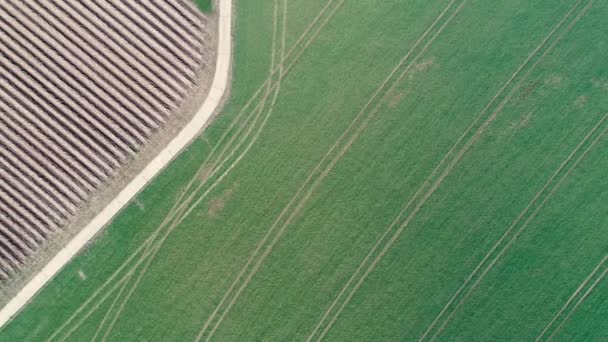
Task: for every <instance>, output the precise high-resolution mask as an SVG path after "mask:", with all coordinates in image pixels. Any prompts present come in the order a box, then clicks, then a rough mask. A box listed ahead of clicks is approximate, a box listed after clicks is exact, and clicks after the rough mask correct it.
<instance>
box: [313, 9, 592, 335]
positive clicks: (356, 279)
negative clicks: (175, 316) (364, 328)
mask: <svg viewBox="0 0 608 342" xmlns="http://www.w3.org/2000/svg"><path fill="white" fill-rule="evenodd" d="M580 1H582V0H580ZM580 1H579V2H580ZM576 7H577V6H575V7H573V9H572V10H571V11H570V12H568V13H567V14H566V15H565V16H564V17H563V18H562V20H561V21H560V22H559V23H558V24H557V26H556V27H555V28H554V29H553V30H552V31H551V32H549V34H548V35H547V36H546V37H545V38H544V39H543V41H542V42H541V43H540V44H539V45H538V46H537V47H536V48H535V49H534V50H533V51H532V52H531V53H530V55H529V56H528V57H527V58H526V60H524V62H523V63H522V64H521V65H520V66H519V67H518V68H517V69H516V70H515V72H514V73H513V74H512V75H511V77H510V78H509V79H508V80H507V81H506V82H505V84H504V85H503V86H502V87H501V88H500V89H499V91H498V92H497V93H496V94H495V95H494V97H493V98H492V99H491V100H490V102H489V103H488V104H487V105H486V106H485V107H484V108H483V109H482V111H481V112H480V113H479V114H478V115H477V117H476V118H475V119H474V120H473V122H472V123H471V125H470V126H469V127H468V128H467V129H466V130H465V132H464V133H463V134H462V135H461V136H460V138H459V139H458V140H457V141H456V142H455V143H454V144H453V145H452V147H451V148H450V150H449V151H448V152H447V153H446V154H445V155H444V157H443V159H442V160H441V161H440V162H439V164H438V165H437V166H436V167H435V169H434V170H433V171H432V172H431V173H430V174H429V176H428V177H427V178H426V179H425V181H424V182H423V183H422V185H421V186H420V187H419V188H418V190H417V191H416V193H414V195H413V196H412V197H411V198H410V199H409V201H408V202H407V203H406V204H405V206H404V207H403V208H402V210H401V211H400V212H399V214H398V215H397V217H396V218H395V219H394V220H393V222H392V223H391V224H390V225H389V226H388V227H387V229H386V230H385V231H384V232H383V234H382V235H381V236H380V238H379V239H378V240H377V241H376V243H375V244H374V245H373V246H372V248H371V249H370V251H369V252H368V254H367V255H366V256H365V258H364V260H363V261H362V262H361V263H360V264H359V266H358V267H357V269H356V270H355V272H354V273H353V275H352V276H351V277H350V278H349V280H348V281H347V282H346V283H345V285H344V286H343V287H342V289H341V290H340V292H339V293H338V295H337V296H336V298H335V299H334V300H333V302H332V303H331V304H330V306H329V307H328V309H327V310H326V311H325V312H324V313H323V316H322V317H321V319H320V321H319V322H318V323H317V325H316V326H315V328H314V329H313V331H312V332H311V334H310V335H309V336H308V339H307V340H308V341H311V340H313V339H314V338H315V336H317V334H318V340H321V339H323V338H324V336H325V335H326V334H327V332H329V330H330V329H331V327H332V326H333V324H334V323H335V321H336V320H337V318H338V317H339V315H340V314H341V312H342V311H343V310H344V308H345V307H346V305H348V303H349V302H350V300H351V299H352V297H353V296H354V294H355V293H356V292H357V290H358V289H359V287H360V286H361V284H362V283H363V282H364V281H365V280H366V279H367V277H368V275H369V274H370V273H371V272H372V271H373V270H374V269H375V267H376V266H377V264H378V263H379V262H380V260H381V259H382V258H383V257H384V255H385V254H386V252H387V251H388V250H389V249H390V248H391V247H392V245H393V244H394V242H395V241H396V240H397V239H398V237H399V236H400V235H401V233H402V232H403V231H404V230H405V229H406V228H407V226H408V225H409V223H410V222H411V220H412V219H413V218H414V217H415V215H416V214H417V213H418V211H419V210H420V209H421V208H422V206H423V205H424V204H425V203H426V201H427V200H428V198H429V197H431V196H432V194H433V193H434V192H435V190H436V189H437V188H438V187H439V186H440V185H441V184H442V183H443V180H444V179H445V178H446V177H447V176H448V175H449V173H450V172H451V170H452V169H453V168H454V167H455V166H456V165H457V164H458V162H459V161H460V160H461V159H462V157H463V156H464V154H465V153H466V152H467V151H468V150H469V149H470V147H471V146H472V145H473V144H474V143H475V142H476V141H477V140H478V139H479V138H480V137H481V135H482V134H483V133H484V132H485V130H486V129H487V127H488V126H489V125H490V124H491V123H492V122H493V121H494V120H495V119H496V117H497V116H498V114H499V113H500V112H501V111H502V109H503V108H504V106H505V105H506V104H507V103H508V102H509V101H510V99H511V98H512V97H513V96H514V94H515V93H516V92H517V91H518V90H519V89H520V88H521V85H522V84H523V81H524V80H525V79H527V78H528V76H529V75H530V73H531V72H532V70H534V69H535V67H536V66H537V65H538V64H539V63H540V61H542V59H544V57H545V56H546V55H547V53H548V52H549V51H551V50H552V49H553V47H554V46H555V44H551V45H550V46H549V48H547V49H546V51H545V52H544V53H543V54H541V55H540V57H537V56H538V53H539V52H540V51H541V50H542V48H543V47H545V46H546V45H547V43H548V42H549V40H550V39H551V38H552V37H553V35H554V34H555V32H556V31H557V30H558V29H559V28H560V27H562V25H563V23H564V22H565V20H566V19H567V18H568V17H569V15H570V14H571V13H572V11H573V10H574V9H576ZM535 58H536V59H537V60H536V61H535V62H534V63H532V62H533V60H534V59H535ZM526 68H528V70H527V71H525V69H526ZM516 80H517V81H516ZM514 81H516V82H515V85H513V86H512V88H511V89H510V91H509V87H511V85H512V84H513V83H514ZM505 93H507V95H504V94H505ZM503 95H504V98H502V100H501V101H499V99H500V98H501V97H502V96H503ZM493 108H494V109H493ZM488 114H489V115H488ZM484 117H485V118H486V119H485V121H484V122H483V123H481V124H480V121H481V120H482V119H483V118H484ZM476 128H477V129H476ZM473 131H474V133H473V135H472V136H470V134H471V132H473ZM467 138H468V140H467ZM464 141H466V143H464V145H463V146H460V145H461V144H462V143H463V142H464ZM458 148H459V149H458ZM457 150H458V152H457V153H456V155H455V156H454V157H453V159H452V160H451V161H450V158H451V157H452V155H453V154H454V153H455V152H456V151H457ZM448 161H449V163H448ZM446 164H447V166H445V169H444V170H443V171H442V172H441V174H440V175H439V176H438V178H437V179H436V180H435V181H433V179H434V178H435V177H437V175H438V174H439V172H440V171H441V170H442V168H443V166H444V165H446ZM427 188H428V189H427ZM425 190H426V193H424V191H425ZM423 193H424V195H422V194H423ZM421 195H422V198H421V199H420V200H419V201H417V200H418V198H419V197H420V196H421ZM414 205H415V207H414V209H412V211H411V212H410V213H409V215H407V216H406V218H405V220H404V221H403V222H402V223H401V224H399V223H400V221H401V220H402V219H403V217H404V216H405V214H406V213H407V212H408V210H410V208H411V207H412V206H414ZM396 227H398V228H397V229H396V230H395V228H396ZM393 230H395V231H394V232H393ZM391 232H393V234H392V235H391ZM389 236H390V238H389ZM387 238H388V240H387ZM366 266H367V268H366V269H365V267H366ZM364 269H365V271H364V272H363V270H364ZM361 272H363V274H362V275H360V274H361ZM353 284H354V285H353ZM351 285H352V286H353V287H352V289H350V292H349V293H348V295H347V296H346V297H345V298H344V296H345V295H346V293H347V291H348V290H349V288H350V287H351ZM341 301H342V303H341V304H340V302H341ZM336 308H337V309H336ZM334 310H336V311H335V312H334ZM332 312H333V316H332V317H331V319H330V321H329V322H328V323H326V320H327V319H328V318H330V315H331V314H332ZM323 325H325V327H323Z"/></svg>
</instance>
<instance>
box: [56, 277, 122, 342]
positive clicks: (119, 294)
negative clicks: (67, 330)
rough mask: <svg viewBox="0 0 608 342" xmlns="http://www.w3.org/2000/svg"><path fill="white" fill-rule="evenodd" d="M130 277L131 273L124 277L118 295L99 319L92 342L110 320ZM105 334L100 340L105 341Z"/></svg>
mask: <svg viewBox="0 0 608 342" xmlns="http://www.w3.org/2000/svg"><path fill="white" fill-rule="evenodd" d="M132 277H133V273H131V274H129V276H128V277H126V278H125V280H124V281H123V282H122V286H121V287H120V289H119V290H118V293H117V294H116V297H115V298H114V300H113V301H112V303H111V304H110V307H109V308H108V310H107V311H106V313H105V315H104V316H103V318H102V319H101V322H100V323H99V324H98V325H97V330H96V331H95V334H94V335H93V338H91V341H92V342H95V341H96V340H97V337H98V336H99V334H100V333H101V332H102V331H103V328H104V326H105V325H106V322H107V321H108V319H109V318H110V315H111V314H112V311H113V310H114V307H115V306H116V304H118V301H119V299H120V298H121V296H122V293H123V292H124V291H125V290H126V288H127V285H128V284H129V281H130V280H131V278H132ZM106 331H107V329H106ZM106 334H107V333H104V334H103V336H104V337H103V338H102V340H103V339H105V336H106ZM68 336H69V335H68ZM66 338H67V336H66V337H64V338H63V339H62V340H65V339H66Z"/></svg>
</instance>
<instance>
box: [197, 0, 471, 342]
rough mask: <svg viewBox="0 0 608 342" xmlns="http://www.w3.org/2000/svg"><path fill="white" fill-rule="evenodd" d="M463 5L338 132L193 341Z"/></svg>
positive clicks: (219, 320)
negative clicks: (335, 138)
mask: <svg viewBox="0 0 608 342" xmlns="http://www.w3.org/2000/svg"><path fill="white" fill-rule="evenodd" d="M465 2H466V1H463V2H462V3H461V4H460V6H458V7H457V8H456V9H455V10H454V11H453V13H452V14H451V15H450V16H449V17H448V19H447V20H446V22H445V23H444V24H443V25H442V26H441V27H440V28H439V29H438V30H437V31H436V32H435V33H434V34H433V35H432V38H430V40H429V41H428V42H426V44H425V45H424V47H422V48H421V50H420V51H419V52H418V54H417V55H416V56H415V57H414V58H413V60H412V61H411V62H410V63H409V64H406V62H407V61H408V60H409V59H410V57H411V55H412V54H413V53H414V52H415V51H416V48H417V47H418V45H420V44H421V43H423V41H424V39H425V38H426V37H427V36H428V35H429V33H430V32H431V31H432V30H433V29H434V28H435V26H436V25H437V23H438V22H439V21H440V20H441V19H442V18H443V17H444V16H445V14H446V13H447V12H448V10H449V9H451V8H453V7H454V6H453V5H454V3H456V0H452V1H451V2H450V3H449V4H448V6H447V7H446V9H445V10H444V11H443V12H442V13H441V14H440V15H439V16H438V17H437V19H436V20H435V22H433V24H432V25H431V27H429V29H428V30H427V31H426V32H425V33H424V34H423V35H422V36H421V37H420V38H419V40H418V41H417V42H416V43H415V45H414V46H413V47H412V48H411V49H410V50H409V51H408V52H407V53H406V55H405V56H404V57H403V58H402V59H401V61H400V62H399V63H398V65H397V66H396V67H395V68H394V69H393V70H392V72H391V73H390V74H389V76H388V77H387V78H386V79H385V80H384V81H383V83H382V84H381V85H380V87H379V88H378V89H377V90H376V92H375V93H374V95H373V96H372V97H371V98H370V99H369V101H368V102H367V103H366V105H365V106H364V107H363V109H362V110H361V111H360V112H359V113H358V114H357V116H356V117H355V118H354V119H353V121H352V122H351V124H350V125H349V126H348V128H347V129H346V130H345V131H344V132H343V133H342V135H341V136H340V137H339V138H338V140H337V141H336V142H335V143H334V145H333V146H332V147H331V148H330V150H329V151H328V152H327V153H326V155H325V156H324V157H323V158H322V160H321V161H320V162H319V163H318V164H317V166H316V167H315V168H314V169H313V170H312V172H311V173H310V174H309V176H308V178H307V179H306V180H305V182H304V184H303V185H302V186H301V187H300V188H299V189H298V191H297V192H296V194H295V195H294V196H293V197H292V199H291V200H290V201H289V203H288V204H287V206H286V207H285V208H284V209H283V211H282V212H281V213H280V214H279V217H278V218H277V219H276V220H275V222H274V223H273V225H272V226H271V227H270V229H269V230H268V231H267V233H266V235H265V236H264V237H263V238H262V239H261V240H260V242H259V243H258V245H257V247H256V249H255V250H254V251H253V253H252V254H251V255H250V257H249V259H248V260H247V262H246V264H245V265H244V267H243V268H242V269H241V271H240V272H239V274H238V275H237V277H236V279H235V280H234V281H233V283H232V285H231V286H230V288H229V289H228V291H227V292H226V293H225V294H224V297H223V298H222V300H221V301H220V303H219V304H218V306H216V309H215V310H214V311H213V313H212V315H211V316H210V317H209V318H208V319H207V321H206V322H205V324H204V326H203V329H202V330H201V333H200V334H199V337H198V338H197V341H198V340H200V339H202V337H203V336H205V334H206V332H207V330H208V329H209V327H211V324H212V322H213V320H214V319H215V316H216V315H217V314H218V312H219V311H220V310H221V307H222V306H223V305H224V303H225V302H226V300H228V297H230V296H231V293H232V292H233V291H235V289H236V287H237V286H238V284H239V283H240V282H241V279H242V278H243V276H244V275H245V273H246V272H247V271H248V270H249V268H250V266H251V265H252V263H253V262H254V261H255V258H256V256H257V255H258V254H259V253H260V251H261V250H262V249H263V247H264V245H265V244H266V242H267V241H268V239H270V238H271V235H272V233H273V232H274V230H275V229H276V228H277V227H278V226H279V224H280V223H281V221H283V218H284V217H285V216H286V215H288V214H289V213H290V212H291V213H290V214H289V216H288V217H287V218H286V219H285V220H284V222H283V224H282V225H281V227H280V228H279V230H278V232H277V233H276V234H275V236H274V237H273V239H272V241H271V242H270V243H269V245H267V246H265V247H266V248H265V250H264V252H263V254H262V255H261V256H260V258H259V259H258V260H257V261H256V263H255V265H253V266H252V267H253V268H252V269H251V271H250V272H249V273H248V275H247V277H246V278H245V280H244V281H243V282H242V283H241V285H240V286H239V288H238V289H237V290H236V291H235V292H234V295H233V296H232V299H231V300H230V302H229V303H228V304H227V305H226V308H225V309H224V311H223V313H222V314H221V315H220V317H219V319H218V320H217V321H216V323H215V324H214V325H213V327H212V328H211V331H210V332H209V333H208V334H207V336H206V338H205V339H206V340H207V341H208V340H209V339H210V338H211V337H212V336H213V334H214V333H215V331H216V330H217V328H218V327H219V326H220V325H221V323H222V321H223V319H224V318H225V316H226V314H227V313H228V312H229V310H230V308H231V307H232V306H233V305H234V304H235V302H236V301H237V300H238V297H239V296H240V294H241V293H242V291H243V290H244V289H245V288H246V287H247V285H248V284H249V282H250V281H251V279H252V278H253V276H254V275H255V273H256V272H257V270H258V269H259V267H260V266H261V264H262V263H263V262H264V260H265V259H266V257H267V256H268V255H269V254H270V252H271V251H272V248H273V247H274V245H275V244H276V242H277V241H278V240H279V239H280V238H281V236H282V235H283V233H284V232H285V230H286V229H287V227H288V225H289V224H290V223H291V221H292V220H293V219H294V217H295V216H297V214H298V213H299V211H300V210H301V209H302V208H303V206H304V204H305V203H306V201H307V200H308V199H309V198H310V196H311V195H312V194H313V192H314V191H315V190H316V188H317V187H318V186H319V185H320V183H321V182H322V180H323V179H324V178H325V177H326V176H327V175H328V174H329V172H330V171H331V170H332V169H333V167H334V166H335V164H336V163H337V162H338V161H339V160H340V159H341V158H342V156H343V155H344V154H345V153H346V152H347V151H348V150H349V149H350V146H352V144H353V143H354V142H355V140H356V139H357V137H358V136H359V135H360V134H361V132H362V131H363V130H364V129H365V128H366V127H367V124H368V123H369V121H370V120H371V119H372V118H373V116H374V115H375V114H376V113H377V111H378V110H379V107H380V105H381V103H382V101H383V100H384V99H385V98H386V96H387V94H390V93H391V92H392V91H393V90H394V88H395V87H396V85H397V84H398V83H399V82H400V81H401V80H402V79H403V77H404V76H405V75H406V74H407V73H408V72H409V70H410V69H411V68H412V66H413V65H414V64H415V62H416V61H417V60H418V58H419V57H420V56H422V55H423V53H424V52H426V50H427V49H428V47H429V46H430V45H431V43H432V42H433V41H434V40H435V39H436V38H437V36H438V35H439V34H440V33H441V32H442V31H443V29H444V28H445V27H446V25H447V24H448V23H449V21H450V20H451V19H452V18H453V17H454V16H455V15H456V14H457V13H458V12H459V11H460V10H461V9H462V7H463V5H464V3H465ZM403 67H405V69H404V70H401V69H402V68H403ZM399 71H401V74H400V75H399V77H398V78H397V79H396V81H394V83H393V84H392V85H391V86H390V87H388V90H386V88H387V86H388V84H389V83H390V81H391V80H393V79H394V78H395V75H397V74H398V72H399ZM370 107H371V108H372V110H371V111H368V110H369V109H370ZM353 131H354V132H353ZM351 132H352V133H351ZM349 134H352V135H351V136H350V137H348V135H349ZM347 137H348V140H347ZM345 140H346V142H345V143H344V141H345ZM340 145H343V146H342V148H341V149H340V150H339V151H338V152H337V155H336V156H334V158H333V159H332V160H330V161H329V164H328V165H326V166H325V168H324V169H323V170H322V171H321V169H322V167H323V166H324V163H325V161H326V160H328V159H329V157H330V156H331V155H332V153H333V152H334V151H337V150H338V149H339V148H340ZM318 172H321V173H320V174H319V175H318V177H317V179H316V180H314V182H313V179H314V176H315V175H316V174H317V173H318ZM311 182H313V183H312V185H311V186H310V189H308V191H306V193H305V194H304V195H303V197H302V198H301V199H299V197H300V194H302V193H304V191H305V190H306V187H307V185H308V184H309V183H311ZM298 200H299V202H298ZM294 206H295V207H294ZM292 207H294V208H293V209H292Z"/></svg>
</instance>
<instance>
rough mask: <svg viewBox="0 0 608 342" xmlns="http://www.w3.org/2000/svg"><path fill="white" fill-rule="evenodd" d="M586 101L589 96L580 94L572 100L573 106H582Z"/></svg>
mask: <svg viewBox="0 0 608 342" xmlns="http://www.w3.org/2000/svg"><path fill="white" fill-rule="evenodd" d="M587 101H589V97H587V96H585V95H581V96H579V97H577V98H576V101H574V106H575V107H576V108H583V107H584V106H585V105H586V104H587Z"/></svg>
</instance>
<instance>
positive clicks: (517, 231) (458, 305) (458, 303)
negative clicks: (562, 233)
mask: <svg viewBox="0 0 608 342" xmlns="http://www.w3.org/2000/svg"><path fill="white" fill-rule="evenodd" d="M592 3H593V0H591V1H589V3H588V4H587V5H586V6H585V7H584V8H583V9H582V10H581V11H580V12H579V13H578V15H577V16H576V17H575V18H574V19H573V21H572V22H571V23H570V25H568V27H567V29H566V31H565V32H563V33H562V34H561V35H560V36H559V37H558V39H557V40H556V41H555V42H554V43H553V44H552V45H553V46H555V45H557V43H558V42H559V41H560V40H561V38H562V37H563V36H564V35H565V34H566V33H567V32H569V31H570V30H571V29H572V27H573V26H574V25H575V24H576V23H577V22H578V21H579V20H580V19H581V18H582V17H583V16H584V15H585V14H586V13H587V12H588V10H589V9H590V8H591V4H592ZM579 4H580V2H579ZM576 6H578V4H577V5H576ZM548 51H550V50H547V52H548ZM607 115H608V114H607ZM606 119H607V116H604V117H602V118H601V120H600V121H599V122H598V123H597V125H596V126H595V127H594V128H593V129H592V130H591V131H590V132H589V133H588V134H587V135H586V136H585V137H584V138H583V140H582V141H581V142H580V143H579V144H578V145H577V146H576V148H575V149H574V150H573V151H572V152H571V154H570V155H569V156H568V157H567V158H566V160H564V161H563V162H562V164H561V165H560V166H559V167H558V169H557V170H556V171H555V173H554V174H553V175H552V176H551V178H550V179H549V180H548V181H547V183H545V185H544V186H543V188H542V189H541V190H540V191H539V192H537V194H536V195H535V196H534V198H533V199H532V200H531V202H530V203H529V204H528V206H527V207H526V208H525V209H524V210H523V211H522V212H521V213H520V214H519V216H518V217H517V218H516V219H515V221H514V222H513V223H512V225H511V226H510V227H509V228H508V229H507V230H506V231H505V232H504V233H503V235H502V236H501V237H500V238H499V240H498V241H497V242H496V243H495V244H494V246H493V247H492V248H491V249H490V251H488V253H487V254H486V255H485V256H484V258H483V259H482V261H481V262H480V263H479V264H478V265H477V267H476V268H475V269H474V270H473V271H472V272H471V274H470V275H469V276H468V277H467V279H466V280H465V281H464V283H463V284H462V286H461V287H460V288H459V289H458V290H457V291H456V292H455V293H454V294H453V295H452V297H451V298H450V300H449V301H448V303H446V305H445V306H444V307H443V309H442V310H441V312H440V313H439V314H438V315H437V316H436V318H435V319H434V320H433V322H432V323H431V325H430V326H429V327H428V328H427V330H426V331H425V333H424V334H423V335H422V336H421V338H420V341H422V340H424V339H425V338H426V337H427V336H428V335H429V334H431V332H432V331H433V329H435V327H436V326H437V324H438V323H439V321H440V320H441V319H442V318H443V317H444V315H445V314H446V313H448V310H449V309H450V307H452V306H453V305H455V306H454V309H453V310H452V311H451V312H450V313H449V314H448V316H447V318H446V319H445V320H444V322H443V323H442V324H441V325H440V326H439V328H438V329H437V330H436V332H435V333H434V334H433V336H432V338H431V340H434V339H436V337H437V336H439V334H440V333H441V332H442V331H443V329H444V328H445V326H446V325H447V324H448V323H449V321H450V320H451V319H452V318H453V316H454V315H455V313H456V312H457V311H458V310H459V309H460V308H461V307H462V305H463V304H464V302H465V301H466V299H468V297H469V296H470V294H471V293H472V292H473V291H474V290H475V288H476V287H477V286H478V285H479V283H480V282H481V281H482V280H483V278H484V277H485V275H486V274H487V273H488V272H489V271H490V269H491V268H492V267H493V266H494V265H495V264H496V262H497V261H498V259H500V257H502V255H503V254H504V253H505V252H506V251H507V250H508V248H509V247H510V246H511V244H512V243H513V242H514V241H515V239H516V238H517V237H518V236H519V235H520V234H521V232H523V230H524V229H525V228H526V227H527V225H528V223H529V222H530V221H531V220H532V219H533V218H534V217H535V216H536V214H537V213H538V212H539V211H540V209H541V208H542V207H543V206H544V205H545V203H546V202H547V201H548V199H549V198H551V197H552V196H553V194H554V193H555V191H557V189H558V188H559V186H561V184H562V182H563V181H564V180H565V178H566V177H567V176H568V175H569V174H570V173H571V172H572V170H573V169H574V167H575V166H576V165H577V164H578V163H579V162H580V161H581V160H582V159H583V158H584V157H585V156H586V154H587V153H588V152H589V150H590V149H591V148H592V147H593V146H594V145H595V144H596V143H597V141H598V139H599V138H600V137H601V136H602V135H603V134H604V133H605V131H606V130H605V129H604V130H602V131H601V133H600V134H599V135H598V136H597V137H596V138H595V139H594V140H592V142H591V144H590V146H589V147H588V148H587V149H586V150H584V152H583V154H582V155H581V156H580V157H579V158H578V159H577V160H576V161H575V162H574V163H573V164H570V163H571V162H572V160H573V158H575V157H576V154H577V153H579V151H580V150H581V148H583V147H584V145H585V144H586V143H587V142H588V141H589V139H591V137H592V135H593V134H595V133H596V132H597V131H598V129H599V128H600V126H602V125H605V124H606V122H607V120H606ZM566 167H567V168H566ZM565 168H566V169H565ZM564 170H566V171H565V173H564V174H563V175H562V174H561V173H562V172H564ZM560 176H561V178H559V181H557V184H553V183H554V182H555V181H556V179H557V177H560ZM552 185H553V188H551V190H549V191H548V192H547V190H548V189H549V187H550V186H552ZM542 196H545V198H544V199H542V200H541V201H540V204H539V205H538V207H537V208H536V209H534V211H533V212H532V214H531V215H530V217H528V219H526V221H525V222H524V223H523V225H522V226H521V227H519V228H518V229H516V227H517V225H518V224H519V223H520V222H521V221H522V220H523V219H524V218H525V216H526V215H527V214H528V212H530V210H531V209H532V208H533V207H534V206H535V205H536V204H537V202H538V200H539V199H540V198H541V197H542ZM510 235H512V237H511V239H510V240H509V241H508V242H507V244H506V246H504V248H503V249H502V250H501V251H500V252H499V254H498V255H497V256H496V257H495V258H494V259H493V260H492V261H491V263H490V265H489V266H488V267H487V268H486V269H485V270H484V271H483V272H482V273H481V275H480V276H479V277H478V278H477V280H476V281H475V282H474V283H473V285H472V286H471V287H470V288H468V289H467V286H468V285H469V284H470V283H471V281H473V279H475V277H476V276H477V275H478V274H479V272H480V271H481V269H482V268H483V266H484V265H485V263H486V262H487V261H488V260H489V259H490V257H491V256H492V255H493V254H494V253H495V252H496V251H497V250H498V248H500V247H501V245H502V244H503V242H504V241H505V240H506V239H507V238H508V237H509V236H510ZM463 291H466V292H465V293H464V294H463ZM461 295H462V297H460V296H461ZM459 298H460V299H459Z"/></svg>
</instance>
